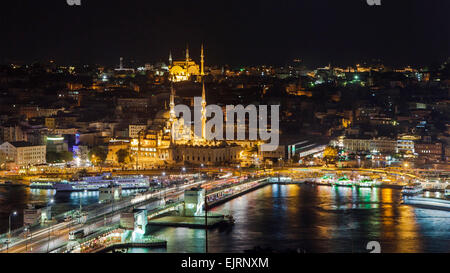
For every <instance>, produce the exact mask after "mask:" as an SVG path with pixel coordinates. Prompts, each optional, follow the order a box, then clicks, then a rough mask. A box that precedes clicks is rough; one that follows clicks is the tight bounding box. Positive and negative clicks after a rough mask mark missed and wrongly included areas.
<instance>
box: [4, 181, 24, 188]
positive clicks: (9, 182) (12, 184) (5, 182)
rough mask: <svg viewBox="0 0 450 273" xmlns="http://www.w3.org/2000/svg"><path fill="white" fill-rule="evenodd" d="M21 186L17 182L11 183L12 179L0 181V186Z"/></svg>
mask: <svg viewBox="0 0 450 273" xmlns="http://www.w3.org/2000/svg"><path fill="white" fill-rule="evenodd" d="M19 186H22V185H21V184H18V183H16V184H15V183H13V182H12V181H0V187H19Z"/></svg>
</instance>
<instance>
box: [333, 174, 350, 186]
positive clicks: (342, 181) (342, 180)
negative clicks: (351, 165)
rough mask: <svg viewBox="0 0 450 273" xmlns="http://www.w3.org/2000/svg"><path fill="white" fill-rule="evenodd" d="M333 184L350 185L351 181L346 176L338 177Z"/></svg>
mask: <svg viewBox="0 0 450 273" xmlns="http://www.w3.org/2000/svg"><path fill="white" fill-rule="evenodd" d="M334 185H335V186H340V187H352V186H353V181H352V180H350V179H348V178H347V177H346V176H344V177H341V178H339V179H338V180H337V181H335V182H334Z"/></svg>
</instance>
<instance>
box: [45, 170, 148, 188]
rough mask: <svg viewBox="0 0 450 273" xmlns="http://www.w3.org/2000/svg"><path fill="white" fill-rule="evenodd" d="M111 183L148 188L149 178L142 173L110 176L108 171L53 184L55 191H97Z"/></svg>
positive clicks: (125, 186)
mask: <svg viewBox="0 0 450 273" xmlns="http://www.w3.org/2000/svg"><path fill="white" fill-rule="evenodd" d="M111 184H113V185H115V186H121V188H122V189H124V190H127V189H128V190H131V189H148V188H149V187H150V180H149V177H148V176H143V175H124V176H114V177H113V176H111V174H110V173H104V174H102V175H99V176H89V177H83V178H81V180H78V181H61V182H58V183H55V184H54V188H55V189H56V191H60V192H71V191H98V190H99V189H100V188H106V187H109V186H110V185H111Z"/></svg>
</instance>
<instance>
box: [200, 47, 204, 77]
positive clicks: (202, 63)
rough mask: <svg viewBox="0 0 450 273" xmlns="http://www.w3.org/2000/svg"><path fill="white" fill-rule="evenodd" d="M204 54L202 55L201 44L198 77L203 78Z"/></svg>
mask: <svg viewBox="0 0 450 273" xmlns="http://www.w3.org/2000/svg"><path fill="white" fill-rule="evenodd" d="M204 57H205V56H204V54H203V43H202V52H201V54H200V66H201V70H200V76H202V77H203V76H205V70H204V68H203V67H204V64H205V60H204Z"/></svg>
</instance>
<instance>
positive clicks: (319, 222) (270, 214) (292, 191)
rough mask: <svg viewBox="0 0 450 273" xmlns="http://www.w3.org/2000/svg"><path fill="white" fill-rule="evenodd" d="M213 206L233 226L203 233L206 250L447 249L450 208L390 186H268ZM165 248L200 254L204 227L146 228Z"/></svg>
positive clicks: (358, 250)
mask: <svg viewBox="0 0 450 273" xmlns="http://www.w3.org/2000/svg"><path fill="white" fill-rule="evenodd" d="M214 211H223V212H226V213H228V212H229V213H230V214H232V215H233V217H234V218H235V219H236V223H235V225H234V226H233V227H231V228H229V229H225V230H221V229H214V230H212V231H209V233H208V242H209V250H210V251H211V252H243V251H245V250H249V249H253V248H254V247H256V246H260V247H263V248H269V247H270V248H272V249H273V250H276V251H288V250H292V251H301V252H367V250H366V249H365V247H366V244H367V242H369V241H379V242H380V243H381V247H382V251H383V252H449V251H450V212H446V211H439V210H427V209H420V208H414V207H411V206H407V205H402V204H401V193H400V191H399V190H394V189H387V188H383V189H377V188H374V189H370V188H361V189H355V188H345V187H339V188H337V187H328V186H311V185H271V186H266V187H264V188H261V189H258V190H256V191H253V192H250V193H248V194H246V195H244V196H241V197H239V198H236V199H233V200H231V201H229V202H227V203H225V204H223V205H221V206H218V207H216V208H214ZM150 230H151V233H152V234H153V235H156V236H158V237H160V238H163V239H166V240H167V241H168V243H167V250H165V249H160V250H146V249H132V250H130V252H148V251H157V252H166V251H167V252H203V251H204V242H205V241H204V240H205V236H204V231H203V230H198V229H197V230H195V229H188V228H156V227H151V228H150Z"/></svg>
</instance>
